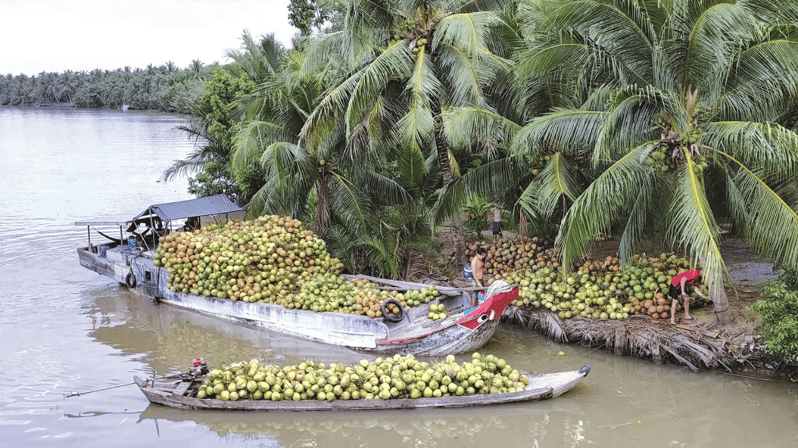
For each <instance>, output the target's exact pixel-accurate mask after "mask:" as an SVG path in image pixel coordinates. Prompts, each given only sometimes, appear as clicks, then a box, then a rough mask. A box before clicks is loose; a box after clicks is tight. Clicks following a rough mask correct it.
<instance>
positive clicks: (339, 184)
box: [330, 173, 373, 234]
mask: <svg viewBox="0 0 798 448" xmlns="http://www.w3.org/2000/svg"><path fill="white" fill-rule="evenodd" d="M330 197H331V203H330V210H331V211H332V213H333V214H334V215H335V216H336V218H337V220H338V221H339V222H341V224H343V225H344V226H346V228H348V229H350V230H351V231H352V232H354V233H356V234H358V233H361V232H363V231H364V230H365V229H366V228H367V225H368V222H369V220H371V219H372V218H371V217H372V216H373V213H372V212H371V203H370V200H369V198H368V195H366V194H365V193H364V192H363V191H361V190H360V189H358V188H357V187H356V186H355V185H354V184H352V183H351V182H350V181H349V179H347V178H345V177H344V176H343V175H341V174H340V173H334V174H333V175H332V177H331V178H330Z"/></svg>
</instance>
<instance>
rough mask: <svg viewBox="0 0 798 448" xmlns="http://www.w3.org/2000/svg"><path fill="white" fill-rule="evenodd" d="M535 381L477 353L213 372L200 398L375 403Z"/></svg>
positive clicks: (508, 388)
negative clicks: (461, 358)
mask: <svg viewBox="0 0 798 448" xmlns="http://www.w3.org/2000/svg"><path fill="white" fill-rule="evenodd" d="M527 384H529V379H528V378H527V377H526V376H525V375H522V374H521V373H519V372H518V371H517V370H515V369H513V368H512V367H511V366H510V365H509V364H507V362H506V361H504V360H503V359H499V358H496V357H495V356H493V355H487V356H484V357H483V356H482V355H481V354H480V353H477V352H475V353H474V354H473V355H472V359H471V361H467V362H463V363H457V362H455V357H454V356H452V355H449V356H447V357H446V359H445V361H442V362H438V363H435V364H432V365H430V364H429V363H427V362H422V361H419V360H417V359H415V357H413V355H406V356H400V355H394V356H393V357H387V358H377V359H375V360H374V361H371V362H370V361H367V360H365V359H364V360H361V361H360V362H359V363H357V364H353V365H350V366H345V365H344V364H330V365H329V366H328V365H325V364H323V363H316V362H314V361H304V362H302V363H300V364H296V365H288V366H285V367H282V368H281V367H279V366H275V365H262V364H261V363H260V361H259V360H257V359H253V360H251V361H249V362H246V361H242V362H236V363H232V364H229V365H226V364H225V365H222V366H220V367H219V368H215V369H212V370H211V371H210V372H209V374H208V375H207V376H206V378H205V380H204V381H203V383H202V385H201V386H200V387H199V389H198V390H197V398H200V399H206V398H212V399H217V400H231V401H236V400H271V401H282V400H293V401H299V400H321V401H334V400H363V399H365V400H370V399H383V400H389V399H397V398H437V397H448V396H462V395H474V394H497V393H506V392H515V391H520V390H523V389H524V387H525V386H526V385H527Z"/></svg>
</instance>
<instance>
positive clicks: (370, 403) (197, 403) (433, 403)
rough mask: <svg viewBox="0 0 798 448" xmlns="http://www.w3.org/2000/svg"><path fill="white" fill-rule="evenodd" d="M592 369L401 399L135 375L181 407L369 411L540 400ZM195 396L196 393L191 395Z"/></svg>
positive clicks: (153, 394) (163, 400)
mask: <svg viewBox="0 0 798 448" xmlns="http://www.w3.org/2000/svg"><path fill="white" fill-rule="evenodd" d="M589 372H590V366H589V365H585V366H583V367H582V368H581V369H579V370H574V371H568V372H558V373H548V374H529V373H527V374H526V375H527V377H528V378H529V384H528V385H527V386H526V387H525V388H524V390H522V391H518V392H508V393H500V394H484V395H464V396H451V397H440V398H415V399H413V398H401V399H388V400H382V399H373V400H335V401H320V400H299V401H270V400H239V401H224V400H216V399H199V398H196V392H197V387H198V386H199V384H201V383H202V379H203V377H200V378H196V379H194V378H187V379H185V380H182V381H181V380H177V381H171V382H168V381H157V380H152V379H147V380H144V379H141V378H139V377H134V380H135V382H136V384H137V385H138V387H139V389H140V390H141V392H142V393H143V394H144V396H145V397H147V399H148V400H149V401H150V402H151V403H156V404H161V405H164V406H169V407H172V408H178V409H205V410H234V411H369V410H388V409H420V408H458V407H469V406H487V405H496V404H503V403H517V402H523V401H539V400H546V399H550V398H555V397H559V396H560V395H562V394H564V393H566V392H568V391H569V390H571V389H572V388H573V387H574V386H576V385H577V383H579V381H580V380H581V379H582V378H584V377H585V376H587V374H588V373H589ZM192 395H193V396H192Z"/></svg>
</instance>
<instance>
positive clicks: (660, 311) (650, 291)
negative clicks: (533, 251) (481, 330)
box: [494, 250, 708, 320]
mask: <svg viewBox="0 0 798 448" xmlns="http://www.w3.org/2000/svg"><path fill="white" fill-rule="evenodd" d="M546 256H550V257H552V260H551V261H550V262H549V263H548V264H546V266H545V267H543V268H539V269H525V270H516V271H512V272H509V273H506V274H504V275H501V274H498V275H496V276H495V277H494V278H502V279H504V280H505V281H507V282H508V283H511V284H517V285H519V286H520V292H519V296H518V299H516V300H515V301H513V303H512V305H515V306H517V307H530V308H540V307H545V308H548V309H549V310H551V311H552V312H554V313H556V314H557V315H558V316H559V317H560V318H561V319H570V318H587V319H601V320H604V319H626V318H628V317H629V316H633V315H639V314H646V315H649V316H650V317H651V318H652V319H666V318H670V308H671V299H670V298H669V297H668V290H669V287H670V281H671V279H672V278H673V277H674V276H676V275H677V274H679V273H681V272H684V271H686V270H691V269H700V268H696V267H694V266H691V264H690V262H689V261H688V260H686V259H684V258H680V257H677V256H676V255H674V254H665V253H663V254H660V255H659V256H658V257H646V256H641V255H635V256H633V257H632V260H631V261H630V263H629V264H628V265H627V266H626V267H625V268H624V269H621V264H620V261H619V259H618V258H617V257H612V256H608V257H607V258H605V259H604V260H600V261H598V260H590V259H588V260H586V261H584V262H583V264H582V265H581V266H580V267H579V269H578V270H576V271H575V272H572V273H570V274H563V273H562V272H561V270H560V269H557V267H559V264H558V262H557V261H555V260H556V259H557V257H558V254H557V253H556V251H553V250H549V251H545V252H544V255H543V256H542V257H544V258H545V257H546ZM701 291H702V293H703V294H704V295H705V296H708V293H707V290H706V287H705V286H703V285H702V286H701ZM706 304H707V300H705V299H702V298H700V297H699V296H698V295H697V294H695V293H692V300H691V306H692V307H701V306H704V305H706ZM677 307H681V305H678V304H677Z"/></svg>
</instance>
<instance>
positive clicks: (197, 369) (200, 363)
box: [191, 358, 208, 377]
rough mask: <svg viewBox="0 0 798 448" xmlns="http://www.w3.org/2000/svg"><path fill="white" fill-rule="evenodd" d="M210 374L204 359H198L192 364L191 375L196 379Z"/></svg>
mask: <svg viewBox="0 0 798 448" xmlns="http://www.w3.org/2000/svg"><path fill="white" fill-rule="evenodd" d="M207 373H208V365H207V364H205V360H204V359H202V358H196V359H194V360H193V361H192V362H191V374H192V375H194V376H195V377H197V376H202V375H205V374H207Z"/></svg>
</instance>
